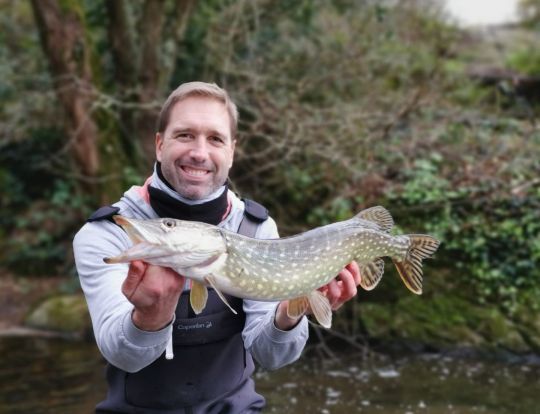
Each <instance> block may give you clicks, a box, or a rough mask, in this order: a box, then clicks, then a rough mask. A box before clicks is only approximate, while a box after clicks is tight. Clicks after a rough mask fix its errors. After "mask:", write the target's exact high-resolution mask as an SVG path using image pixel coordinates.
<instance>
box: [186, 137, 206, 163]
mask: <svg viewBox="0 0 540 414" xmlns="http://www.w3.org/2000/svg"><path fill="white" fill-rule="evenodd" d="M189 155H190V157H191V158H193V159H194V160H197V161H205V160H206V159H207V158H208V147H207V143H206V139H205V138H204V137H197V139H195V140H193V142H192V145H191V148H190V150H189Z"/></svg>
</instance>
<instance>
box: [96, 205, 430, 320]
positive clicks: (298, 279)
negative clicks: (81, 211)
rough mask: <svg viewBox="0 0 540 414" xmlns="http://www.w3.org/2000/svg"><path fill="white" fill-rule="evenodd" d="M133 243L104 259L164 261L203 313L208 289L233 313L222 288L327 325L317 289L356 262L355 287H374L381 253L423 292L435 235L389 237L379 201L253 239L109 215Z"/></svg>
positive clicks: (325, 305) (200, 226)
mask: <svg viewBox="0 0 540 414" xmlns="http://www.w3.org/2000/svg"><path fill="white" fill-rule="evenodd" d="M113 219H114V221H115V222H116V224H118V225H119V226H121V227H122V228H123V229H124V231H125V232H126V233H127V235H128V236H129V238H130V239H131V240H132V242H133V243H134V244H133V246H132V247H130V248H129V249H127V250H126V251H124V252H122V253H120V254H119V255H118V256H115V257H108V258H104V259H103V260H104V261H105V262H106V263H109V264H114V263H127V262H131V261H134V260H143V261H145V262H147V263H149V264H154V265H159V266H164V267H169V268H172V269H173V270H175V271H176V272H177V273H179V274H181V275H183V276H185V277H187V278H189V279H191V291H190V304H191V307H192V308H193V310H194V312H195V313H196V314H199V313H200V312H202V310H203V309H204V308H205V306H206V301H207V298H208V287H211V288H213V289H214V290H215V291H216V293H217V294H218V295H219V297H220V298H221V300H223V302H224V303H225V304H226V305H227V306H228V307H229V308H230V309H231V310H232V311H233V312H234V313H236V311H235V310H234V309H233V308H232V307H231V306H230V305H229V303H228V302H227V299H226V298H225V296H224V294H225V293H226V294H229V295H232V296H236V297H239V298H242V299H251V300H257V301H282V300H289V306H288V314H289V316H290V317H294V318H297V317H300V316H301V315H303V314H305V312H306V311H307V310H308V309H311V312H312V313H313V316H314V317H315V319H316V320H317V322H318V323H319V324H320V325H321V326H323V327H325V328H330V327H331V324H332V309H331V305H330V302H329V301H328V299H327V297H326V296H325V295H324V294H323V293H321V291H320V290H318V289H319V288H320V287H322V286H324V285H326V284H327V283H329V282H330V281H331V280H332V279H334V278H335V277H336V276H337V275H338V274H339V272H340V271H341V270H342V269H343V268H344V267H345V266H346V265H347V264H349V263H351V262H352V261H353V260H354V261H356V262H357V263H358V266H359V269H360V275H361V281H360V286H361V287H362V288H363V289H365V290H368V291H369V290H372V289H374V288H375V287H376V286H377V285H378V283H379V282H380V280H381V278H382V276H383V273H384V257H389V258H390V259H391V260H392V262H393V263H394V265H395V266H396V268H397V271H398V273H399V276H400V277H401V279H402V280H403V283H404V284H405V286H406V287H407V288H408V289H409V290H410V291H411V292H413V293H415V294H418V295H419V294H421V293H422V284H423V271H422V261H423V260H424V259H426V258H430V257H431V256H432V255H433V254H434V253H435V252H436V250H437V249H438V247H439V244H440V241H439V240H437V239H435V238H434V237H432V236H430V235H426V234H406V235H392V234H391V230H392V227H393V226H394V220H393V218H392V216H391V214H390V213H389V212H388V210H386V209H385V208H384V207H382V206H375V207H371V208H368V209H366V210H363V211H361V212H359V213H358V214H357V215H355V216H354V217H352V218H350V219H348V220H344V221H340V222H336V223H332V224H328V225H325V226H321V227H316V228H314V229H311V230H308V231H306V232H303V233H300V234H297V235H294V236H289V237H283V238H277V239H254V238H250V237H247V236H244V235H241V234H237V233H235V232H233V231H230V230H226V229H224V228H221V227H218V226H214V225H211V224H206V223H201V222H196V221H184V220H177V219H172V218H160V219H134V218H128V217H125V216H121V215H116V216H114V217H113Z"/></svg>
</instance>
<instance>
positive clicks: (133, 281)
mask: <svg viewBox="0 0 540 414" xmlns="http://www.w3.org/2000/svg"><path fill="white" fill-rule="evenodd" d="M147 267H148V265H147V264H146V263H144V262H142V261H140V260H135V261H133V262H131V263H130V264H129V269H128V273H127V276H126V279H125V280H124V283H123V284H122V291H123V293H124V294H125V295H126V296H128V297H129V296H131V294H132V293H133V292H135V290H136V289H137V287H138V286H139V283H141V281H142V279H143V277H144V274H145V273H146V268H147Z"/></svg>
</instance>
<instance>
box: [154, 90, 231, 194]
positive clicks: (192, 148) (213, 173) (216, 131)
mask: <svg viewBox="0 0 540 414" xmlns="http://www.w3.org/2000/svg"><path fill="white" fill-rule="evenodd" d="M237 122H238V111H237V109H236V105H235V104H234V103H233V102H232V101H231V100H230V98H229V96H228V94H227V92H225V91H224V90H223V89H221V88H219V87H218V86H217V85H215V84H208V83H203V82H190V83H184V84H182V85H180V86H179V87H178V88H177V89H176V90H175V91H174V92H173V93H172V94H171V95H170V96H169V97H168V98H167V101H166V102H165V104H164V105H163V108H162V110H161V113H160V116H159V121H158V132H157V134H156V157H157V160H158V161H159V162H161V171H162V172H163V175H164V177H165V178H166V179H167V181H168V182H169V183H170V184H171V185H172V186H173V188H174V189H175V190H176V191H177V192H178V193H179V194H180V195H182V196H184V197H186V198H190V199H195V200H196V199H202V198H205V197H207V196H208V195H210V194H212V193H213V192H214V191H216V190H217V189H218V188H219V187H221V186H222V185H223V184H224V183H225V181H226V180H227V177H228V175H229V169H230V168H231V166H232V163H233V157H234V148H235V144H236V139H235V137H236V130H237Z"/></svg>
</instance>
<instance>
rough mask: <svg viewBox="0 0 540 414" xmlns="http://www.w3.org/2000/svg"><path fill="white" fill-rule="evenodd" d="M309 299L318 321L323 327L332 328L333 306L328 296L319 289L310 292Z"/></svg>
mask: <svg viewBox="0 0 540 414" xmlns="http://www.w3.org/2000/svg"><path fill="white" fill-rule="evenodd" d="M308 301H309V306H311V311H312V312H313V315H314V316H315V319H317V322H319V324H320V325H321V326H322V327H323V328H327V329H330V327H331V326H332V306H331V305H330V302H329V301H328V298H327V297H326V296H324V295H323V294H322V293H321V292H319V291H318V290H315V291H313V292H311V293H310V294H309V296H308Z"/></svg>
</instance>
